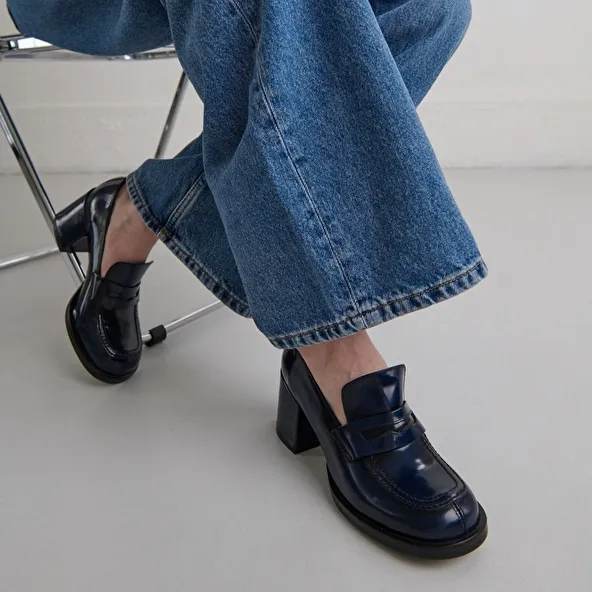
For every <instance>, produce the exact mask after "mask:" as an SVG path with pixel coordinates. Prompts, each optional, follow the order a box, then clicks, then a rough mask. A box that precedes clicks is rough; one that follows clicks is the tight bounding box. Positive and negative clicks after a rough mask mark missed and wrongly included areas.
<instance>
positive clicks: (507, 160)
mask: <svg viewBox="0 0 592 592" xmlns="http://www.w3.org/2000/svg"><path fill="white" fill-rule="evenodd" d="M434 1H437V0H434ZM473 10H474V17H473V24H472V27H471V29H470V31H469V34H468V36H467V39H466V42H465V43H464V45H463V46H462V48H461V50H460V51H459V53H458V54H457V56H456V57H455V58H454V60H453V61H452V62H451V64H450V65H449V67H448V68H447V70H446V72H445V74H444V76H443V77H442V78H441V79H440V81H439V82H438V83H437V85H436V87H435V88H434V90H433V92H432V93H431V95H430V96H429V98H428V99H427V101H426V103H425V104H424V105H423V106H422V108H421V115H422V118H423V120H424V122H425V124H426V127H427V129H428V132H429V134H430V137H431V138H432V140H433V142H434V144H435V147H436V150H437V152H438V154H439V156H440V159H441V161H442V164H443V165H445V166H591V165H592V66H591V63H590V62H591V61H592V50H591V49H590V23H591V22H592V5H591V4H589V3H588V2H586V1H585V0H571V1H570V2H565V3H561V4H560V3H558V2H556V0H473ZM0 30H2V31H3V32H4V31H7V32H8V31H11V25H10V21H9V19H8V17H7V16H6V15H5V14H4V13H0ZM178 74H179V67H178V65H177V64H176V63H175V62H174V61H169V60H167V61H162V62H156V63H140V64H138V63H133V64H129V63H93V64H88V63H84V64H55V63H41V64H40V63H36V62H29V63H22V62H19V63H16V64H15V63H2V64H0V88H1V92H2V93H3V95H4V97H5V99H6V100H7V102H8V103H9V105H10V106H11V107H13V108H14V113H15V116H16V118H17V119H18V123H19V124H20V125H22V131H23V135H24V136H25V138H26V139H27V140H28V141H29V146H30V149H31V152H32V154H33V156H34V158H35V159H36V160H37V162H38V163H39V165H40V166H41V168H42V169H44V170H47V171H113V170H121V171H125V170H129V169H131V168H133V167H134V166H136V165H137V164H139V163H140V162H141V161H142V160H143V159H144V158H145V157H147V156H149V155H150V153H151V151H152V150H153V147H154V146H155V144H156V140H157V137H158V133H159V126H160V125H161V124H162V122H163V119H164V116H165V113H166V109H167V104H168V101H169V100H170V98H171V95H172V92H173V89H174V85H175V82H176V78H177V76H178ZM191 94H192V92H191ZM200 120H201V105H200V103H199V101H198V100H197V99H195V98H193V97H192V100H191V101H188V104H187V105H186V106H185V108H184V112H183V117H182V118H181V120H180V122H179V123H180V125H179V129H178V131H177V133H176V137H175V142H174V144H175V146H174V147H178V146H181V145H183V144H184V142H185V141H187V140H189V139H190V138H191V137H192V136H194V135H196V134H197V133H199V131H200V127H201V124H200ZM12 170H15V166H14V163H13V161H12V158H11V155H10V154H9V151H8V150H7V149H6V147H5V145H4V143H3V142H2V141H1V140H0V171H12Z"/></svg>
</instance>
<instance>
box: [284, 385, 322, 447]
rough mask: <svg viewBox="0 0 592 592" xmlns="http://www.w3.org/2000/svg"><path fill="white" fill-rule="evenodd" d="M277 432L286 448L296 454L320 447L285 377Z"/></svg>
mask: <svg viewBox="0 0 592 592" xmlns="http://www.w3.org/2000/svg"><path fill="white" fill-rule="evenodd" d="M276 432H277V435H278V438H279V439H280V440H281V441H282V442H283V444H284V445H285V446H286V448H288V450H290V451H291V452H293V453H294V454H299V453H301V452H305V451H307V450H311V449H312V448H316V447H317V446H319V439H318V438H317V435H316V434H315V432H314V430H313V429H312V426H311V425H310V423H309V421H308V419H306V416H305V415H304V412H303V411H302V409H301V408H300V405H298V403H297V402H296V399H294V396H293V395H292V393H291V392H290V389H289V388H288V385H287V384H286V383H285V381H284V378H283V377H281V378H280V395H279V401H278V414H277V423H276Z"/></svg>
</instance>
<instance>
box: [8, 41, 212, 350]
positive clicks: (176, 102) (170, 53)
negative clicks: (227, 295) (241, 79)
mask: <svg viewBox="0 0 592 592" xmlns="http://www.w3.org/2000/svg"><path fill="white" fill-rule="evenodd" d="M175 57H176V52H175V49H174V48H173V47H164V48H161V49H157V50H153V51H147V52H143V53H138V54H130V55H122V56H116V57H103V56H87V55H82V54H77V53H73V52H70V51H66V50H63V49H59V48H57V47H55V46H54V45H51V44H49V43H45V42H44V41H39V40H38V39H34V38H32V37H25V36H23V35H10V36H5V37H0V61H2V60H3V59H5V60H19V59H20V60H23V59H37V60H52V61H80V60H90V61H93V60H118V61H136V60H153V59H166V58H175ZM186 89H187V76H186V75H185V73H184V72H183V73H182V74H181V77H180V79H179V83H178V85H177V89H176V91H175V94H174V96H173V100H172V103H171V106H170V108H169V112H168V115H167V118H166V121H165V124H164V127H163V129H162V133H161V135H160V139H159V141H158V146H157V148H156V153H155V156H154V157H155V158H162V156H163V155H164V153H165V151H166V149H167V147H168V145H169V141H170V138H171V134H172V131H173V128H174V126H175V122H176V120H177V116H178V114H179V108H180V106H181V103H182V100H183V96H184V94H185V91H186ZM0 127H1V128H2V131H3V132H4V135H5V136H6V140H7V141H8V144H9V145H10V147H11V148H12V151H13V152H14V156H15V158H16V160H17V162H18V165H19V167H20V169H21V172H22V174H23V177H24V178H25V180H26V182H27V184H28V186H29V189H30V190H31V194H32V195H33V198H34V199H35V202H36V203H37V206H38V207H39V210H40V212H41V214H42V216H43V218H44V219H45V222H46V223H47V225H48V227H49V230H50V232H51V233H52V236H53V227H54V221H55V216H56V212H55V209H54V207H53V204H52V202H51V199H50V197H49V195H48V194H47V192H46V190H45V188H44V186H43V183H42V182H41V179H40V177H39V174H38V172H37V169H36V168H35V165H34V164H33V161H32V160H31V157H30V156H29V154H28V152H27V148H26V146H25V143H24V142H23V139H22V138H21V135H20V134H19V131H18V128H17V126H16V123H15V121H14V119H13V118H12V116H11V114H10V111H9V110H8V107H7V105H6V102H5V101H4V99H3V98H2V94H1V93H0ZM58 252H59V249H58V247H57V246H56V245H55V244H54V245H53V246H51V247H46V248H43V249H38V250H35V251H30V252H27V253H22V254H19V255H14V256H12V257H7V258H5V259H0V272H1V271H3V270H5V269H8V268H10V267H14V266H16V265H21V264H23V263H27V262H29V261H34V260H36V259H41V258H43V257H47V256H49V255H53V254H55V253H58ZM62 256H63V258H64V260H65V263H66V265H67V267H68V270H69V272H70V275H71V276H72V279H73V280H74V282H75V283H76V284H77V285H80V284H81V283H82V282H83V281H84V277H85V271H84V268H83V266H82V264H81V263H80V259H79V257H78V255H77V254H76V253H75V252H72V253H62ZM220 306H222V303H221V302H219V301H216V302H213V303H212V304H209V305H207V306H204V307H203V308H200V309H199V310H196V311H194V312H192V313H189V314H187V315H185V316H183V317H181V318H178V319H175V320H173V321H171V322H169V323H167V324H165V325H159V326H158V327H154V328H153V329H151V330H150V331H148V333H146V334H143V335H142V340H143V342H144V344H146V345H148V346H151V345H156V344H157V343H160V342H162V341H163V340H164V339H165V338H166V336H167V334H168V333H171V332H172V331H175V330H176V329H179V328H180V327H183V326H185V325H187V324H189V323H191V322H193V321H195V320H197V319H199V318H201V317H203V316H204V315H206V314H209V313H210V312H213V311H214V310H216V309H217V308H219V307H220Z"/></svg>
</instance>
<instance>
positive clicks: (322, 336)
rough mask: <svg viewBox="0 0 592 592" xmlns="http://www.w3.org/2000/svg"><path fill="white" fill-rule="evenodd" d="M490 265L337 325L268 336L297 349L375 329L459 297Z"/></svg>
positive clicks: (284, 346) (480, 264)
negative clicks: (397, 318)
mask: <svg viewBox="0 0 592 592" xmlns="http://www.w3.org/2000/svg"><path fill="white" fill-rule="evenodd" d="M487 273H488V271H487V266H486V265H485V262H484V261H483V259H479V260H478V261H477V262H476V263H472V264H470V265H468V266H467V267H466V268H465V269H464V270H463V271H462V272H460V273H459V274H456V275H454V276H453V277H451V278H449V279H447V280H444V281H442V282H440V283H438V284H435V285H433V286H430V287H428V288H425V289H424V290H421V291H418V292H414V293H413V294H410V295H408V296H402V297H398V298H395V299H393V300H390V301H388V302H386V303H384V304H381V305H379V306H375V307H372V308H370V309H368V310H365V311H362V312H361V313H360V314H356V315H352V316H349V317H346V318H344V319H342V320H340V321H338V322H336V323H332V324H330V325H324V326H321V327H314V328H310V329H308V330H305V331H301V332H298V333H291V334H287V335H278V336H271V337H270V336H267V339H269V341H270V342H271V344H272V345H273V346H275V347H277V348H279V349H293V348H297V347H305V346H307V345H314V344H316V343H323V342H326V341H331V340H333V339H340V338H342V337H347V336H348V335H353V334H354V333H357V332H358V331H363V330H364V329H369V328H370V327H375V326H376V325H380V324H381V323H385V322H386V321H390V320H392V319H394V318H396V317H400V316H403V315H406V314H409V313H411V312H415V311H417V310H420V309H422V308H427V307H429V306H432V305H433V304H437V303H438V302H442V301H444V300H448V299H449V298H452V297H453V296H457V295H458V294H461V293H462V292H465V291H466V290H468V289H469V288H472V287H473V286H475V285H476V284H478V283H479V282H480V281H481V280H483V279H485V277H487Z"/></svg>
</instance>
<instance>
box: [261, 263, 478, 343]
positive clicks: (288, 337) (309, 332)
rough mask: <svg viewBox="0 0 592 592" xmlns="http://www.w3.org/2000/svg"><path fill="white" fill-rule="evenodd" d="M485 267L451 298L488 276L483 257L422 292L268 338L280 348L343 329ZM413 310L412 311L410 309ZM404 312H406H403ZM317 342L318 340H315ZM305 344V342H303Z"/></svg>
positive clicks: (416, 308) (399, 314) (398, 314)
mask: <svg viewBox="0 0 592 592" xmlns="http://www.w3.org/2000/svg"><path fill="white" fill-rule="evenodd" d="M482 267H483V268H484V270H483V273H482V275H481V277H479V278H478V280H476V281H475V280H472V281H471V284H470V285H469V286H467V287H466V288H463V287H460V288H459V291H456V292H455V293H454V294H451V295H447V296H446V299H448V298H451V297H452V296H456V295H457V294H460V293H462V292H464V291H465V290H467V289H468V288H470V287H472V286H473V285H475V284H476V283H478V281H480V280H481V279H483V278H484V277H486V275H487V268H486V267H485V262H484V261H483V259H481V258H480V259H479V260H478V261H477V262H476V263H475V264H473V265H471V266H470V267H468V268H466V269H465V270H463V271H462V272H461V273H459V274H457V275H455V276H454V277H452V278H450V279H448V280H445V281H443V282H440V283H438V284H434V285H433V286H429V287H427V288H425V289H423V290H421V291H420V292H414V293H412V294H410V295H408V296H403V297H399V298H395V299H393V300H389V301H388V302H385V303H384V304H380V305H378V306H375V307H372V308H370V309H367V310H363V311H362V312H361V313H360V314H359V315H350V316H345V317H342V318H341V319H339V320H338V321H336V322H334V323H329V324H326V325H321V326H317V327H311V328H309V329H306V330H304V331H299V332H297V333H285V334H282V335H273V336H267V338H268V339H269V341H271V343H272V344H274V345H275V346H276V347H280V348H286V347H285V346H284V345H283V344H284V343H287V342H290V341H294V340H297V339H298V338H303V337H313V338H314V337H315V335H316V334H318V333H319V332H322V331H327V330H329V329H341V328H344V327H343V325H344V324H346V323H355V321H357V320H359V317H360V316H362V315H368V314H371V313H373V312H377V311H380V310H384V309H388V308H393V307H395V306H397V305H400V304H404V303H405V302H409V301H410V300H412V299H414V298H418V297H421V296H423V295H424V294H426V293H428V292H432V291H433V290H438V289H441V288H444V287H446V286H448V285H451V284H455V283H458V282H459V281H461V280H463V279H464V278H465V277H467V276H470V274H472V273H473V272H475V271H478V270H479V269H480V268H482ZM427 306H429V305H425V306H424V305H418V306H416V307H414V309H413V310H419V309H421V308H426V307H427ZM409 312H411V311H409ZM403 314H404V313H403ZM393 316H394V317H396V316H402V314H401V313H396V314H393ZM364 324H365V325H366V326H367V323H366V322H364ZM350 333H351V331H346V332H345V333H344V335H343V336H344V337H345V336H346V335H349V334H350ZM315 343H316V342H315ZM303 345H304V344H303ZM288 347H300V345H294V346H288Z"/></svg>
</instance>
